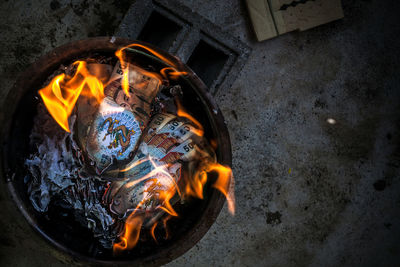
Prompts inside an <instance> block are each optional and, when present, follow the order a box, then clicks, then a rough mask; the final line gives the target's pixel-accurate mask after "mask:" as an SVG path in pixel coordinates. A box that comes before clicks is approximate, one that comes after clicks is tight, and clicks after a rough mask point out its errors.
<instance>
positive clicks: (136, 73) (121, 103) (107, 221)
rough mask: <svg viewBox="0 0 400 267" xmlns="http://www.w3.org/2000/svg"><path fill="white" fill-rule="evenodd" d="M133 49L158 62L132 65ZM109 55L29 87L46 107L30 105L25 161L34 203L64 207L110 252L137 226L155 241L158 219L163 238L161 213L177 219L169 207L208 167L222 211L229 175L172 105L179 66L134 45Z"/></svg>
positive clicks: (186, 197) (193, 124) (128, 243)
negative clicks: (30, 148)
mask: <svg viewBox="0 0 400 267" xmlns="http://www.w3.org/2000/svg"><path fill="white" fill-rule="evenodd" d="M133 47H140V48H141V49H144V50H146V51H147V52H148V53H150V54H152V56H154V57H155V58H157V59H158V60H159V61H160V62H163V63H164V64H165V65H167V67H163V68H160V69H157V68H155V67H153V66H140V65H138V63H136V62H135V61H134V60H132V58H131V57H130V56H129V50H130V49H131V48H133ZM115 55H116V56H117V58H118V59H119V60H118V62H116V63H115V67H114V68H113V67H112V66H111V64H112V62H113V60H114V58H110V59H107V60H102V61H101V62H97V61H96V60H93V59H90V60H79V61H76V62H74V63H73V64H72V65H71V66H70V67H69V68H68V70H67V71H66V73H62V74H59V75H57V76H55V77H54V78H52V79H51V81H50V83H49V84H48V85H47V86H45V87H44V88H43V89H41V90H40V91H39V94H40V96H41V97H42V100H43V103H44V106H45V107H46V109H47V111H48V113H47V112H46V110H45V109H44V108H43V106H39V113H38V115H37V117H36V119H35V125H34V128H33V131H32V134H31V142H32V143H35V144H36V146H37V148H38V149H37V151H36V152H35V153H33V154H32V155H31V157H30V158H29V159H27V160H26V165H27V166H28V168H29V170H30V174H31V175H30V180H29V181H28V185H29V188H28V190H29V195H30V199H31V202H32V204H33V206H34V208H35V209H36V210H38V211H40V212H46V211H47V209H48V206H49V205H50V204H51V203H52V202H55V203H54V204H55V205H61V206H63V207H67V208H69V209H71V210H74V213H75V217H76V219H77V220H78V221H79V222H80V223H81V224H82V225H84V226H85V227H87V228H88V229H91V230H92V232H93V233H94V236H95V237H97V238H98V240H99V241H100V242H101V244H102V245H103V246H104V247H105V248H111V247H112V248H113V251H114V253H115V254H119V253H121V252H122V251H124V250H130V249H132V248H133V247H135V246H136V245H137V244H138V242H139V240H140V236H141V233H142V232H143V231H147V232H148V233H149V234H150V235H151V236H152V238H153V239H154V240H155V241H156V242H157V235H156V229H158V228H159V227H161V226H162V227H163V228H164V229H165V234H166V236H167V237H168V236H169V231H168V228H167V222H168V220H170V219H171V218H173V217H177V216H179V213H178V212H177V211H176V209H175V208H174V206H175V204H177V203H185V202H188V201H190V197H195V198H199V199H202V198H203V187H204V186H205V184H206V183H207V181H209V175H210V174H212V173H214V174H217V175H216V179H215V180H214V179H212V181H211V182H212V186H213V187H214V188H216V189H218V190H219V191H220V192H221V193H223V194H224V195H225V196H226V197H227V200H228V209H229V211H230V212H231V213H232V214H234V196H233V188H232V186H233V178H232V172H231V170H230V168H229V167H227V166H222V165H220V164H218V162H217V159H216V156H215V152H214V151H215V146H216V143H215V141H214V140H211V141H210V142H211V144H213V146H211V145H210V144H209V141H208V140H207V138H205V136H204V134H205V130H204V129H203V127H202V125H201V123H200V122H199V121H198V120H196V119H195V118H194V117H193V116H192V115H191V114H190V112H188V111H186V110H184V108H183V105H182V104H181V100H180V98H181V94H182V90H181V88H180V85H179V82H178V81H179V79H180V78H181V77H182V76H184V75H186V74H187V73H186V72H184V71H181V70H179V68H178V66H176V65H174V63H173V62H171V61H169V60H168V59H166V58H165V57H163V56H162V55H160V54H159V53H157V52H156V51H154V50H152V49H150V48H148V47H146V46H144V45H141V44H132V45H130V46H127V47H124V48H122V49H120V50H118V51H117V52H116V54H115ZM67 72H68V73H67ZM172 81H176V82H175V83H173V82H172ZM48 114H50V116H51V117H52V118H53V119H54V121H56V122H57V123H58V125H59V126H61V129H63V130H61V129H60V128H58V129H56V127H54V126H52V125H51V122H50V120H49V119H50V117H49V115H48ZM44 125H46V127H43V126H44ZM53 125H54V124H53Z"/></svg>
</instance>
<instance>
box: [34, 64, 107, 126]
mask: <svg viewBox="0 0 400 267" xmlns="http://www.w3.org/2000/svg"><path fill="white" fill-rule="evenodd" d="M73 65H74V66H77V67H76V71H75V75H74V76H72V77H69V76H67V75H65V74H60V75H57V76H56V77H54V78H53V80H52V81H51V82H50V83H49V85H47V86H46V87H44V88H42V89H41V90H39V94H40V96H41V97H42V99H43V102H44V104H45V106H46V108H47V110H48V111H49V113H50V115H51V116H52V117H53V118H54V120H55V121H56V122H57V123H58V124H59V125H60V126H61V127H62V128H63V129H64V130H65V131H67V132H70V129H69V125H68V117H69V116H70V114H71V112H72V110H73V108H74V106H75V103H76V101H77V100H78V97H79V95H80V94H83V95H86V96H92V97H94V98H96V99H97V101H99V102H100V101H101V100H102V99H103V98H104V90H103V89H104V85H103V83H102V82H101V81H100V80H99V79H98V78H97V77H95V76H93V75H92V74H90V72H89V71H88V69H87V63H86V62H84V61H76V62H74V63H73Z"/></svg>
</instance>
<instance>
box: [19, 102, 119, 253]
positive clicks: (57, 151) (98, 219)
mask: <svg viewBox="0 0 400 267" xmlns="http://www.w3.org/2000/svg"><path fill="white" fill-rule="evenodd" d="M72 132H73V131H72ZM73 142H74V141H73V139H72V134H70V133H67V132H65V131H64V130H62V129H61V128H60V127H59V126H58V125H57V123H55V122H54V120H53V118H52V117H50V115H49V114H48V112H47V111H46V108H45V107H44V105H42V104H40V105H39V106H38V114H37V116H36V117H35V120H34V127H33V130H32V133H31V135H30V143H31V146H32V147H34V146H36V151H35V152H34V153H32V154H31V155H30V157H29V158H28V159H27V160H26V161H25V165H26V166H27V168H28V170H29V173H30V174H29V175H27V177H26V178H25V182H26V183H27V185H28V194H29V198H30V200H31V202H32V205H33V207H34V208H35V209H36V210H37V211H39V212H42V213H44V212H47V211H48V208H49V205H51V204H54V205H59V206H61V207H63V208H67V209H70V210H72V211H73V212H74V215H75V219H76V220H77V221H78V222H79V223H80V224H81V225H82V226H84V227H87V228H88V229H90V230H92V231H93V233H94V236H95V237H97V238H98V240H99V242H100V243H101V244H102V245H103V246H104V247H105V248H111V247H112V241H113V240H114V239H115V237H116V234H115V233H113V228H114V227H112V226H113V218H112V217H111V215H110V214H109V212H108V211H107V210H106V209H105V208H104V207H103V206H102V205H101V198H102V195H103V194H104V191H105V189H106V186H107V183H106V182H104V181H101V180H99V179H96V178H95V177H87V176H84V175H82V173H81V170H82V166H81V164H80V163H79V161H78V160H77V159H76V158H75V157H74V153H73V150H72V147H73Z"/></svg>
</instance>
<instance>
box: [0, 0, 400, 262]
mask: <svg viewBox="0 0 400 267" xmlns="http://www.w3.org/2000/svg"><path fill="white" fill-rule="evenodd" d="M129 2H130V1H114V2H113V1H111V0H107V1H93V2H90V3H89V1H76V0H72V1H61V0H59V1H57V0H53V1H44V0H41V1H22V0H19V1H11V0H10V1H2V3H1V6H0V7H1V8H0V21H1V22H0V29H1V38H0V46H1V50H0V58H1V60H0V68H1V69H0V76H1V85H0V86H1V90H0V101H1V99H2V97H3V96H4V95H5V94H6V93H7V92H8V90H9V89H10V88H11V85H12V84H13V83H14V81H15V76H16V74H17V73H19V72H20V71H22V70H23V69H24V68H25V67H27V64H29V63H30V62H33V61H34V60H35V59H37V58H38V57H39V56H40V55H43V54H44V53H46V52H48V51H49V50H51V49H52V48H53V47H56V46H58V45H61V44H64V43H66V42H68V41H70V40H76V39H82V38H85V37H88V36H95V35H107V34H111V33H112V32H113V30H114V29H115V28H116V27H117V25H118V23H119V21H120V20H121V18H122V16H123V14H124V11H125V10H126V8H127V7H128V6H129ZM182 2H185V3H186V4H187V5H188V6H190V7H191V8H192V9H193V10H194V11H196V12H198V13H200V14H201V15H203V16H205V17H207V18H208V19H210V20H211V21H212V22H214V23H216V24H218V25H220V26H221V27H222V28H223V29H225V30H227V31H230V32H231V33H232V34H234V35H235V36H237V37H238V38H240V39H241V40H242V41H244V42H247V43H248V44H249V45H250V46H251V47H252V48H253V53H252V54H251V56H250V58H249V60H248V62H247V64H246V66H245V67H244V69H243V71H242V72H241V74H240V76H239V78H238V79H237V80H236V82H235V83H234V85H233V87H232V88H231V89H230V90H225V91H219V92H218V94H217V96H216V98H217V102H218V103H219V106H220V107H221V109H222V111H223V113H224V115H225V117H226V121H227V124H228V127H229V130H230V133H231V141H232V144H233V164H234V167H233V170H234V174H235V179H236V200H237V213H236V215H235V216H234V217H232V216H230V215H229V214H228V212H227V209H226V207H225V208H224V209H223V211H222V212H221V214H220V216H219V217H218V219H217V221H216V223H215V224H214V225H213V226H212V227H211V229H210V230H209V232H208V233H207V234H206V235H205V237H204V238H203V239H202V240H201V241H200V242H199V243H198V244H197V245H196V246H195V247H193V248H192V249H191V250H190V251H189V252H187V253H186V254H185V255H183V256H182V257H180V258H178V259H176V260H175V261H173V262H171V263H170V264H169V266H183V265H189V266H191V265H194V266H225V265H235V266H305V265H310V266H398V265H399V264H400V242H399V241H398V239H399V238H400V216H399V215H400V181H399V166H400V135H399V128H400V113H399V107H400V75H399V73H400V72H399V70H400V68H399V65H398V63H399V48H400V41H399V40H400V39H399V38H398V35H399V34H400V31H399V30H400V24H399V19H398V10H399V9H400V5H399V3H398V1H378V0H365V1H361V0H360V1H356V0H349V1H342V2H343V8H344V13H345V18H344V19H343V20H341V21H337V22H333V23H330V24H328V25H323V26H320V27H318V28H315V29H312V30H309V31H306V32H294V33H289V34H286V35H284V36H281V37H279V38H276V39H272V40H269V41H265V42H262V43H257V42H255V38H254V36H253V33H252V32H251V30H250V24H249V19H248V16H247V13H246V9H245V6H244V3H243V1H240V0H232V1H211V0H203V1H199V0H186V1H184V0H182ZM1 104H3V105H4V104H6V103H3V101H1ZM330 118H331V119H334V121H335V122H336V123H335V124H330V123H328V119H330ZM3 191H4V188H2V193H1V195H0V206H1V211H2V215H1V216H0V225H1V228H2V230H1V231H0V263H1V266H64V265H70V264H72V263H71V262H69V261H68V260H66V259H64V257H63V256H62V255H58V256H57V255H56V256H54V253H53V254H50V253H48V248H47V244H46V243H45V242H44V241H43V240H41V239H40V238H38V237H37V236H36V234H34V233H33V232H32V230H31V229H30V228H29V227H28V226H27V224H26V223H25V222H24V221H23V220H20V221H18V222H16V220H15V218H19V217H18V216H20V215H19V214H18V212H17V211H16V208H15V207H14V206H13V204H12V203H10V201H9V199H8V198H7V195H5V193H4V192H3Z"/></svg>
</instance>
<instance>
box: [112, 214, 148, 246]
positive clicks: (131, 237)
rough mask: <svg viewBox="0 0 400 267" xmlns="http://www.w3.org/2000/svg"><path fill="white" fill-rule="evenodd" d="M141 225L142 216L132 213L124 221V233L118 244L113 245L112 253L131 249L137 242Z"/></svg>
mask: <svg viewBox="0 0 400 267" xmlns="http://www.w3.org/2000/svg"><path fill="white" fill-rule="evenodd" d="M142 224H143V216H141V215H137V214H136V213H135V212H133V213H132V214H131V215H129V217H128V218H127V219H126V221H125V231H124V234H123V236H121V237H120V239H121V241H120V242H119V243H114V245H113V251H114V253H115V254H117V253H119V252H121V251H122V250H126V249H132V248H133V247H135V246H136V244H137V242H138V241H139V236H140V230H141V228H142Z"/></svg>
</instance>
